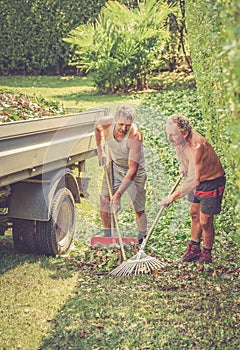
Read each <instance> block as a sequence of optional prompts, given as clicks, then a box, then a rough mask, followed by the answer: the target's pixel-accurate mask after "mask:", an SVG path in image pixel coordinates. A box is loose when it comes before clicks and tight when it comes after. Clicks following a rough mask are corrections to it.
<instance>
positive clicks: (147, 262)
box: [109, 250, 164, 276]
mask: <svg viewBox="0 0 240 350" xmlns="http://www.w3.org/2000/svg"><path fill="white" fill-rule="evenodd" d="M163 266H164V264H163V263H162V262H160V261H159V260H158V259H156V258H154V257H153V256H149V255H147V254H145V253H144V251H143V250H140V251H139V252H138V253H137V254H136V255H134V256H133V257H132V258H130V259H128V260H127V261H124V262H123V263H122V264H121V265H119V266H118V267H116V268H115V269H114V270H113V271H111V272H110V273H109V274H110V275H114V276H126V275H131V274H134V275H139V274H148V273H151V272H152V271H154V270H158V269H159V268H161V267H163Z"/></svg>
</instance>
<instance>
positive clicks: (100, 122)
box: [95, 116, 113, 129]
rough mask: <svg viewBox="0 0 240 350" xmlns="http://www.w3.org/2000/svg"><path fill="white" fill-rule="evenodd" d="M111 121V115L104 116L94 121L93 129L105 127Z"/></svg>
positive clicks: (110, 123) (109, 124)
mask: <svg viewBox="0 0 240 350" xmlns="http://www.w3.org/2000/svg"><path fill="white" fill-rule="evenodd" d="M112 123H113V116H104V117H102V118H99V119H98V120H97V121H96V123H95V129H107V128H108V127H109V126H111V125H112Z"/></svg>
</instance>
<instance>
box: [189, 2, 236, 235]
mask: <svg viewBox="0 0 240 350" xmlns="http://www.w3.org/2000/svg"><path fill="white" fill-rule="evenodd" d="M185 6H186V22H187V30H188V36H189V44H190V51H191V59H192V64H193V70H194V72H195V78H196V83H197V90H198V97H199V104H200V107H201V110H202V113H203V117H204V123H205V126H206V130H207V135H206V136H207V138H208V139H210V141H211V142H212V144H213V146H214V148H215V149H216V151H217V153H218V154H219V155H220V158H221V160H222V162H223V165H224V167H225V170H226V173H227V191H226V195H225V213H226V215H228V216H229V215H230V216H231V217H232V222H233V223H235V226H238V222H239V221H240V220H239V206H238V203H239V188H238V185H239V170H238V167H239V150H238V148H239V146H238V143H239V131H236V127H238V128H239V126H237V125H238V124H239V123H237V120H238V119H237V118H238V117H237V111H236V110H238V106H237V105H238V103H237V98H236V97H237V96H238V91H239V90H238V86H239V74H236V73H237V70H238V68H237V59H236V58H237V57H239V55H238V53H239V51H238V49H239V39H238V38H239V21H237V14H239V5H237V0H233V1H230V0H218V1H216V0H204V1H202V0H188V1H185ZM237 40H238V49H237V45H236V44H235V41H236V42H237ZM233 53H234V54H233ZM238 64H239V61H238ZM234 106H235V107H234ZM237 184H238V185H237ZM222 217H223V219H224V213H223V215H222ZM238 239H239V237H238Z"/></svg>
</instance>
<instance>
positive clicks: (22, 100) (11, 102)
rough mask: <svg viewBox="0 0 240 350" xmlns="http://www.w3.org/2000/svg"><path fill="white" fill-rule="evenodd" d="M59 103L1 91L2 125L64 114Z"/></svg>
mask: <svg viewBox="0 0 240 350" xmlns="http://www.w3.org/2000/svg"><path fill="white" fill-rule="evenodd" d="M63 113H64V111H63V107H62V106H61V104H60V103H59V102H57V101H48V100H46V99H45V98H44V97H37V96H33V97H29V96H27V95H25V94H22V93H19V92H12V91H9V90H6V91H0V123H7V122H13V121H17V120H27V119H35V118H42V117H46V116H54V115H57V114H58V115H59V114H63Z"/></svg>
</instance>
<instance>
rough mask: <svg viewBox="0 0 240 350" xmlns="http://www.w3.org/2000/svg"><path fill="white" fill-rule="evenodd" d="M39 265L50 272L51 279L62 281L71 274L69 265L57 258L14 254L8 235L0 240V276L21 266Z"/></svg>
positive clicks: (11, 241) (64, 260)
mask: <svg viewBox="0 0 240 350" xmlns="http://www.w3.org/2000/svg"><path fill="white" fill-rule="evenodd" d="M36 262H37V263H40V264H41V266H42V268H45V269H48V270H50V271H51V272H52V275H51V278H53V279H63V278H68V277H69V276H71V274H72V267H71V264H70V263H68V261H67V260H66V259H64V258H63V257H61V256H59V257H56V258H53V257H46V256H40V255H37V254H21V253H18V252H16V250H15V248H14V245H13V239H12V237H11V236H10V235H6V236H4V237H1V238H0V275H3V274H4V273H6V272H7V271H9V270H12V269H14V268H16V267H17V266H20V265H23V264H26V263H27V264H34V263H36Z"/></svg>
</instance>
